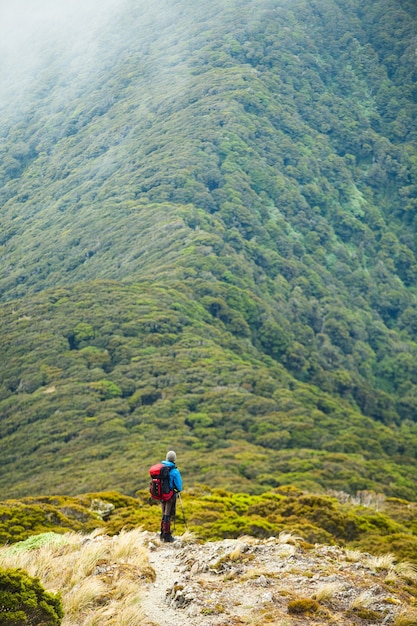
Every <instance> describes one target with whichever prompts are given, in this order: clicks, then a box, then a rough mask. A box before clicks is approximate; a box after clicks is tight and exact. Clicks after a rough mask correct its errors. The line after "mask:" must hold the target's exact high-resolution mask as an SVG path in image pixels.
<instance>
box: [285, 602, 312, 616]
mask: <svg viewBox="0 0 417 626" xmlns="http://www.w3.org/2000/svg"><path fill="white" fill-rule="evenodd" d="M319 611H320V604H319V603H318V602H317V600H313V598H297V599H296V600H291V602H289V603H288V613H292V614H293V615H302V614H310V613H318V612H319Z"/></svg>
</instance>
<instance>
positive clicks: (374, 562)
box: [364, 554, 395, 572]
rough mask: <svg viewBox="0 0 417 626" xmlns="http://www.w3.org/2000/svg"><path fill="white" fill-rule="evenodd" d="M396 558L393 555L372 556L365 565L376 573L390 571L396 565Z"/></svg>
mask: <svg viewBox="0 0 417 626" xmlns="http://www.w3.org/2000/svg"><path fill="white" fill-rule="evenodd" d="M394 561H395V556H394V555H393V554H382V555H381V556H370V557H368V558H367V559H366V560H365V562H364V564H365V565H366V566H367V567H369V569H372V570H374V571H376V572H378V571H380V570H389V569H391V567H392V566H393V565H394Z"/></svg>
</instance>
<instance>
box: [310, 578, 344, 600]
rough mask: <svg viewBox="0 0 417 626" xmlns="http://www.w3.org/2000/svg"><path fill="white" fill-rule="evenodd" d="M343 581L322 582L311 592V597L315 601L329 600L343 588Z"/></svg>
mask: <svg viewBox="0 0 417 626" xmlns="http://www.w3.org/2000/svg"><path fill="white" fill-rule="evenodd" d="M343 587H344V585H343V583H338V582H334V583H324V584H323V585H321V586H320V587H319V588H318V589H317V590H316V591H315V592H314V594H313V596H312V597H313V599H314V600H317V602H324V601H326V600H331V599H332V598H333V596H334V595H335V594H336V593H339V591H341V590H342V589H343Z"/></svg>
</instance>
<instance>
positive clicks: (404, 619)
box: [393, 609, 417, 626]
mask: <svg viewBox="0 0 417 626" xmlns="http://www.w3.org/2000/svg"><path fill="white" fill-rule="evenodd" d="M416 624H417V611H415V610H413V609H402V610H400V611H399V612H398V613H397V614H396V616H395V619H394V622H393V626H416Z"/></svg>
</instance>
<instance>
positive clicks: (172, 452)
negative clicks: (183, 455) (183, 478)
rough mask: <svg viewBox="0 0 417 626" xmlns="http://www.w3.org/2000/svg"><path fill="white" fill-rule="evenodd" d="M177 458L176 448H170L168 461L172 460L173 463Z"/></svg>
mask: <svg viewBox="0 0 417 626" xmlns="http://www.w3.org/2000/svg"><path fill="white" fill-rule="evenodd" d="M176 460H177V455H176V454H175V452H174V450H170V451H169V452H167V461H171V463H175V461H176Z"/></svg>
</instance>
